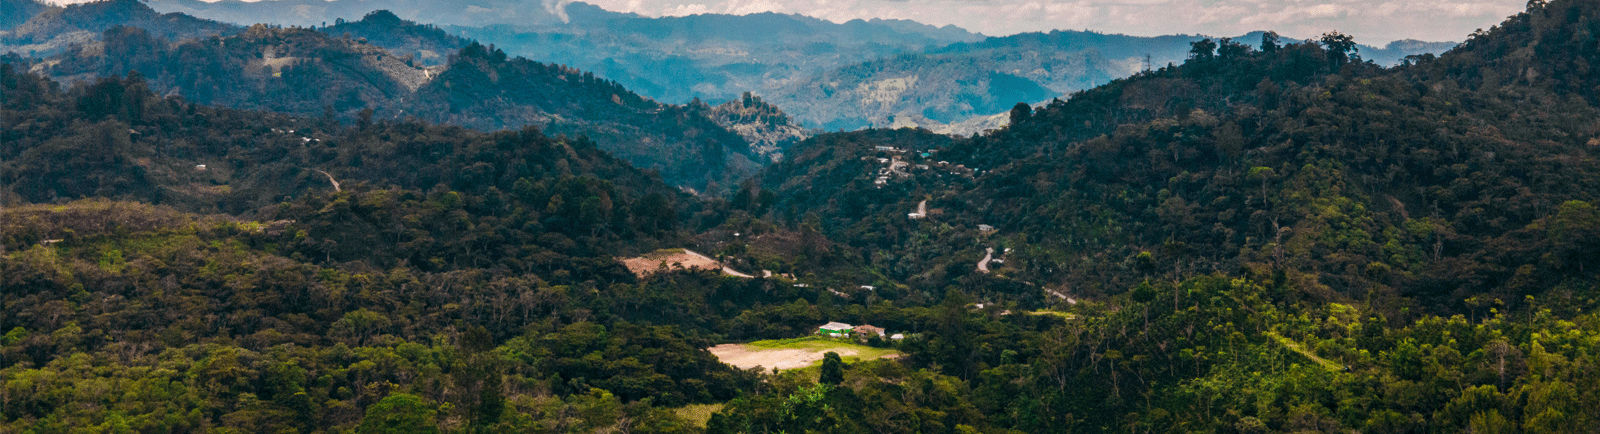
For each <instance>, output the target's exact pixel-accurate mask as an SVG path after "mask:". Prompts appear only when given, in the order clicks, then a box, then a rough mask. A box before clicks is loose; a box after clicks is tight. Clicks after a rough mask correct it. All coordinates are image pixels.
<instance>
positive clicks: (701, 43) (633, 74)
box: [449, 3, 978, 103]
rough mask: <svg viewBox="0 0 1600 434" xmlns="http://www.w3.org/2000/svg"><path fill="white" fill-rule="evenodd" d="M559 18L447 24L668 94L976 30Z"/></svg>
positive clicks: (957, 37) (689, 94) (797, 74)
mask: <svg viewBox="0 0 1600 434" xmlns="http://www.w3.org/2000/svg"><path fill="white" fill-rule="evenodd" d="M564 11H565V12H566V14H567V16H568V17H569V18H570V21H569V22H567V23H564V24H560V25H521V26H487V27H467V26H453V27H449V29H451V31H452V32H455V33H457V34H460V35H466V36H469V37H473V38H477V39H479V40H483V41H493V42H494V43H495V44H496V45H497V46H499V47H501V48H503V49H505V50H507V52H510V53H513V54H516V55H521V56H526V57H528V58H531V59H540V60H544V61H550V62H556V63H561V64H566V65H571V66H574V67H578V68H582V69H586V70H592V71H595V73H596V74H600V75H602V76H604V77H607V78H610V79H613V80H617V81H618V82H620V83H622V84H623V85H625V86H628V87H629V88H630V89H636V90H637V91H639V92H641V93H643V94H646V95H650V96H652V97H654V98H656V99H659V100H662V101H670V102H688V101H690V100H692V99H695V98H699V99H701V100H704V101H707V102H711V103H718V102H722V101H731V100H735V99H739V98H740V95H741V94H743V93H744V92H755V93H757V94H762V95H771V94H772V93H773V90H774V89H775V88H777V87H779V86H782V85H783V84H785V83H788V82H790V81H793V80H796V79H800V78H804V77H806V76H808V75H812V74H816V73H820V72H821V71H824V70H827V69H831V68H834V67H838V66H842V65H847V64H851V63H856V62H863V61H869V60H873V59H877V58H880V57H885V56H893V55H896V54H900V53H907V52H916V51H919V50H922V49H926V48H933V47H938V46H943V45H945V44H949V43H951V42H958V41H972V40H976V39H978V36H977V35H974V34H971V33H967V32H965V31H961V30H960V29H956V28H952V27H947V28H936V27H933V26H927V25H922V24H917V23H912V22H894V21H884V20H873V21H862V20H853V21H849V22H845V23H833V22H829V21H825V20H821V19H817V18H812V17H806V16H800V15H785V14H775V13H758V14H750V15H743V16H734V15H718V14H702V15H691V16H685V17H661V18H645V17H639V16H634V15H630V14H618V13H613V12H608V11H605V10H602V9H600V8H598V7H595V6H592V5H587V4H583V3H572V4H570V5H567V6H566V9H564Z"/></svg>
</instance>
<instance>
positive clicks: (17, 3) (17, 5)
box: [0, 0, 50, 29]
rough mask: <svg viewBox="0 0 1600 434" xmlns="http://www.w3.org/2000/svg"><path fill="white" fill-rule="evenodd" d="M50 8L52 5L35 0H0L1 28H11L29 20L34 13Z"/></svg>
mask: <svg viewBox="0 0 1600 434" xmlns="http://www.w3.org/2000/svg"><path fill="white" fill-rule="evenodd" d="M47 9H50V5H47V4H44V3H40V2H37V1H34V0H0V29H10V28H12V27H15V26H17V25H18V24H22V23H25V22H28V20H29V19H31V18H33V16H34V15H38V14H39V13H40V12H44V11H45V10H47Z"/></svg>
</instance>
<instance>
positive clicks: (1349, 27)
mask: <svg viewBox="0 0 1600 434" xmlns="http://www.w3.org/2000/svg"><path fill="white" fill-rule="evenodd" d="M584 1H586V2H589V3H592V4H596V5H600V6H601V7H603V8H606V9H608V10H614V11H626V12H634V13H638V14H641V15H647V16H663V15H690V14H700V13H725V14H748V13H755V12H765V11H774V12H784V13H798V14H803V15H810V16H814V17H819V18H825V19H828V20H832V21H848V20H851V19H856V18H862V19H870V18H902V19H910V20H916V21H920V22H924V23H928V24H936V25H945V24H955V25H957V26H960V27H963V28H966V29H968V30H972V31H976V32H981V33H983V34H986V35H991V36H998V35H1009V34H1012V33H1018V32H1028V31H1041V30H1050V29H1078V30H1082V29H1089V30H1096V31H1101V32H1109V33H1126V34H1131V35H1145V36H1149V35H1164V34H1174V33H1190V34H1197V33H1198V34H1207V35H1217V36H1227V35H1239V34H1244V33H1246V32H1250V31H1253V30H1276V31H1278V33H1282V34H1284V35H1286V36H1295V37H1303V38H1309V37H1313V36H1316V35H1320V34H1322V33H1323V32H1326V31H1329V30H1339V31H1341V32H1344V33H1348V34H1351V35H1355V36H1356V39H1357V40H1358V41H1361V42H1364V43H1378V44H1381V43H1382V42H1387V41H1390V40H1395V39H1406V38H1410V39H1421V40H1427V41H1459V40H1462V39H1464V38H1465V37H1466V35H1467V34H1469V33H1472V31H1473V30H1475V29H1479V28H1488V27H1489V26H1492V25H1495V24H1498V23H1499V22H1500V21H1502V20H1504V19H1505V17H1507V16H1509V15H1512V14H1515V13H1517V12H1519V11H1521V10H1522V9H1523V7H1524V6H1525V5H1526V4H1527V1H1526V0H1331V1H1308V0H1283V1H1279V0H784V1H779V0H584Z"/></svg>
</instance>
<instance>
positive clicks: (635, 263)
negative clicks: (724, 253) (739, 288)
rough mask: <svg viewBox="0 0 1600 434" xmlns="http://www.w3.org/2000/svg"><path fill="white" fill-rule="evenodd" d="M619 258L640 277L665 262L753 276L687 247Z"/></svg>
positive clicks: (672, 267)
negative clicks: (725, 265)
mask: <svg viewBox="0 0 1600 434" xmlns="http://www.w3.org/2000/svg"><path fill="white" fill-rule="evenodd" d="M617 260H619V261H622V265H623V266H625V267H628V271H631V272H633V275H635V276H639V277H645V276H646V275H649V274H651V273H655V272H656V271H659V270H660V269H661V265H662V264H663V263H665V264H666V266H667V269H668V270H677V269H685V270H687V269H701V270H722V272H723V273H724V274H727V275H730V276H738V277H751V276H750V275H749V274H744V273H740V272H738V271H734V270H733V269H732V268H728V267H724V266H723V265H722V263H720V262H717V260H716V259H712V258H711V257H709V256H706V255H702V254H699V253H695V252H694V251H692V250H687V249H662V250H657V251H654V252H650V253H649V254H646V255H644V256H640V257H636V258H618V259H617Z"/></svg>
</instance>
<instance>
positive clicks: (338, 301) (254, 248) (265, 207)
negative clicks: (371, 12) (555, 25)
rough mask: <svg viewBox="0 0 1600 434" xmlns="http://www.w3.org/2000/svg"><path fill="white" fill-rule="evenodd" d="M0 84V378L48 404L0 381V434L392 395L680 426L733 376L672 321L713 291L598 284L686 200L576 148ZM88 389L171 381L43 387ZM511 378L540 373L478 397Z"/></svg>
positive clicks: (734, 389)
mask: <svg viewBox="0 0 1600 434" xmlns="http://www.w3.org/2000/svg"><path fill="white" fill-rule="evenodd" d="M0 93H3V94H4V95H6V98H4V100H3V101H0V161H3V163H0V200H3V201H4V202H3V203H4V207H3V208H0V286H3V287H4V288H5V291H0V303H3V305H4V306H5V309H4V314H3V315H0V328H3V329H5V330H7V333H6V334H5V335H4V341H3V342H0V377H4V378H5V380H4V381H5V383H6V384H7V385H8V386H10V387H18V386H22V385H23V384H22V383H18V382H16V381H17V380H19V379H28V378H32V379H40V378H49V380H44V381H38V382H34V383H31V384H34V385H35V386H36V387H37V389H35V390H41V391H44V390H48V391H50V393H28V394H18V393H13V392H7V399H6V400H5V402H4V403H0V407H4V408H3V412H4V414H5V417H4V418H0V419H3V420H0V430H3V431H7V432H13V431H15V432H22V431H53V430H55V431H58V430H62V429H67V427H73V428H83V427H89V428H95V427H103V428H115V429H121V430H134V431H151V432H183V431H210V430H240V431H250V432H262V431H267V432H285V431H288V432H329V431H347V430H355V429H356V428H358V427H361V426H366V427H369V428H370V427H371V426H372V425H375V424H376V422H373V421H372V420H376V419H378V418H379V417H382V416H378V417H372V418H370V419H369V420H365V421H364V420H363V419H364V414H366V413H367V412H368V409H371V412H374V414H378V413H383V412H384V411H386V410H384V409H385V408H390V407H391V406H392V405H393V402H394V401H395V400H405V399H410V400H413V401H417V402H420V400H424V399H425V400H429V401H433V402H448V403H451V404H450V405H452V406H454V407H447V408H445V409H443V410H427V415H428V416H427V417H428V418H429V419H431V418H433V417H434V416H433V414H435V413H434V412H435V411H437V412H438V413H437V414H438V415H439V417H440V418H441V419H444V418H451V419H457V420H461V421H463V422H461V423H462V424H467V425H472V426H476V427H483V428H482V429H483V430H485V431H496V432H501V431H531V430H534V429H535V428H536V427H538V426H544V425H548V424H550V423H554V422H557V419H559V423H562V424H566V426H570V427H578V428H577V429H583V430H599V429H602V428H604V427H617V426H622V427H624V428H627V429H635V430H643V431H657V430H663V429H668V428H671V429H678V430H681V429H682V427H683V426H685V423H684V422H683V421H682V419H680V418H678V417H676V416H673V414H672V413H671V412H670V411H667V410H663V409H662V408H665V407H671V406H681V405H685V404H689V403H711V402H718V401H722V400H727V399H731V398H733V397H734V396H735V395H736V394H737V393H738V391H739V390H750V389H751V388H752V387H753V386H754V385H755V382H756V379H755V376H756V374H754V373H752V372H744V371H738V370H736V369H734V368H732V367H730V366H727V365H724V364H722V363H719V362H718V361H717V359H716V358H715V357H714V356H713V355H711V354H710V353H709V352H706V351H704V348H705V347H707V346H709V345H708V343H707V341H706V339H705V338H704V337H702V335H703V334H704V333H706V332H705V330H706V329H707V328H708V327H709V326H707V324H708V322H707V321H700V322H695V321H692V320H687V319H683V318H682V317H675V316H674V313H676V312H681V310H680V309H678V308H677V307H684V309H683V310H687V309H688V306H689V305H690V304H689V303H681V302H682V301H683V300H686V299H689V298H698V299H699V301H698V302H696V303H695V304H694V306H705V305H709V304H710V303H711V302H710V301H709V300H711V299H713V297H714V295H713V294H714V291H696V292H697V293H700V294H701V296H695V297H690V296H689V295H688V291H670V292H669V291H664V290H663V291H660V293H661V294H671V298H670V299H669V298H665V297H662V299H663V300H673V301H674V303H673V307H668V306H666V305H665V304H664V303H637V301H640V300H635V301H634V302H629V301H627V299H626V298H625V297H618V296H615V295H613V294H610V293H609V292H610V291H620V292H633V291H632V290H631V289H629V290H624V289H623V288H633V287H634V284H635V283H636V280H635V278H634V277H633V275H632V274H631V273H628V272H627V269H626V268H624V267H622V266H621V265H620V264H618V263H617V261H616V260H614V259H613V255H626V254H634V253H638V252H640V250H637V249H644V250H643V251H649V250H652V249H655V248H658V247H662V246H663V245H664V244H665V245H675V244H677V243H678V242H681V238H682V237H683V234H682V233H681V232H680V231H679V230H678V218H677V217H678V215H679V213H680V212H682V213H684V214H689V213H693V212H695V211H696V210H695V206H696V205H697V204H698V202H697V201H694V200H692V199H690V198H689V197H687V196H686V195H681V194H679V193H677V192H676V189H675V188H674V187H671V186H669V185H666V184H664V183H662V182H661V180H660V179H659V177H655V176H652V175H651V174H648V173H646V172H643V171H640V170H638V169H635V168H632V167H630V166H629V165H628V164H627V163H625V162H623V161H621V160H619V159H617V158H614V157H612V156H610V155H609V154H607V153H605V152H603V151H600V150H597V149H595V148H594V147H593V146H590V145H589V144H587V143H586V142H584V141H581V140H570V139H563V138H552V137H547V136H544V135H542V134H540V133H539V132H537V131H535V130H532V129H527V130H522V131H505V132H497V133H480V132H474V131H471V130H467V129H464V128H461V127H453V126H437V125H428V124H423V123H418V122H393V123H379V124H372V125H360V126H353V127H352V126H341V125H338V124H336V123H329V122H324V121H319V120H311V119H303V118H295V117H290V116H284V115H281V114H271V113H261V112H247V111H237V110H230V109H222V108H215V107H209V106H204V105H198V104H193V103H189V102H186V101H184V100H182V99H181V98H173V97H162V96H159V95H157V94H154V93H151V92H150V91H149V89H148V88H147V87H146V86H145V83H143V82H142V81H141V80H139V79H138V78H128V79H105V80H101V81H98V82H96V83H94V84H92V85H85V86H81V87H76V88H71V89H68V90H62V87H61V86H60V85H59V84H58V83H52V82H50V81H49V80H48V79H45V78H43V77H40V76H36V75H32V74H28V73H24V72H19V71H17V70H16V69H14V68H13V67H12V65H10V64H0ZM84 196H87V197H90V198H93V199H90V200H73V199H78V198H81V197H84ZM112 198H115V199H120V200H111V199H112ZM28 202H35V203H33V204H30V203H28ZM38 202H45V203H38ZM152 203H158V204H166V205H153V204H152ZM186 211H189V212H186ZM195 211H198V212H201V213H203V214H196V213H193V212H195ZM217 211H227V212H237V213H239V214H235V215H220V214H213V213H215V212H217ZM668 243H670V244H668ZM680 278H686V279H687V280H691V281H695V280H701V279H702V278H701V277H700V276H694V275H689V276H680ZM647 287H648V286H646V285H643V284H641V285H640V286H638V288H639V289H641V290H643V289H645V288H647ZM688 287H689V286H687V285H686V286H684V287H683V288H684V289H687V288H688ZM601 291H607V294H605V295H601V294H602V293H601ZM746 292H750V291H746ZM640 294H641V296H643V295H644V294H649V296H653V297H655V296H659V295H657V294H656V293H654V292H649V293H647V292H645V291H641V292H640ZM74 300H76V301H74ZM717 300H718V301H722V299H717ZM764 300H765V301H767V302H771V301H772V300H770V299H764ZM741 303H742V302H741ZM639 305H646V306H648V310H649V312H650V313H645V314H637V315H636V314H633V312H635V311H642V310H646V309H641V308H636V307H634V306H639ZM730 306H731V304H730ZM52 310H53V311H54V312H55V313H54V314H46V312H50V311H52ZM221 324H228V325H227V326H219V325H221ZM678 324H682V325H683V327H682V328H680V327H676V325H678ZM57 332H59V333H57ZM574 343H581V344H578V345H573V344H574ZM115 354H121V356H117V355H115ZM496 354H539V357H536V358H523V357H511V358H507V357H501V356H498V355H496ZM596 354H611V355H613V356H616V357H610V356H608V358H610V359H612V360H616V362H614V363H600V364H594V363H589V362H585V361H584V360H585V359H586V358H588V359H593V358H595V357H597V356H596ZM86 357H87V358H94V359H102V360H110V359H104V358H105V357H111V358H117V359H118V361H116V362H113V363H111V364H109V365H104V367H105V369H101V370H98V371H96V372H94V373H88V372H86V371H81V370H80V369H79V368H83V367H88V366H91V365H90V364H91V363H92V362H87V361H86V359H85V358H86ZM624 359H625V360H624ZM230 366H231V367H230ZM441 366H448V367H450V368H449V369H445V370H441V369H440V367H441ZM242 367H248V368H242ZM236 368H238V369H236ZM69 371H70V372H71V373H69ZM356 372H361V373H360V374H355V373H356ZM218 376H220V377H218ZM563 378H573V379H583V380H578V381H575V382H571V383H569V382H567V381H566V380H564V379H563ZM319 379H320V380H319ZM24 381H33V380H24ZM100 381H110V382H116V383H122V384H149V383H161V384H167V385H171V388H170V389H167V387H168V386H158V387H157V388H156V389H146V388H143V387H142V386H140V387H139V388H138V389H139V390H137V391H128V393H123V392H106V393H101V392H95V393H85V394H73V393H58V392H62V391H65V390H72V389H75V388H76V387H75V386H80V385H87V384H89V383H92V382H100ZM373 381H381V382H386V383H388V384H392V385H390V386H371V382H373ZM224 383H225V384H227V386H220V387H213V386H215V385H218V384H224ZM534 383H539V384H553V385H556V386H555V388H544V389H540V390H531V389H528V390H524V389H521V388H513V389H504V388H503V387H501V385H502V384H534ZM208 384H209V385H213V386H207V385H208ZM591 388H593V392H591ZM10 390H16V389H10ZM459 390H470V392H460V391H459ZM24 395H26V396H24ZM241 395H242V396H244V397H245V400H244V401H242V402H241V401H239V400H238V399H237V397H238V396H241ZM530 400H534V401H530ZM540 400H543V401H540ZM565 400H572V403H573V405H571V406H568V405H566V404H565V403H564V402H565ZM552 401H553V402H552ZM580 401H582V402H583V403H581V404H580V403H579V402H580ZM519 402H520V404H519ZM537 402H542V403H537ZM546 404H555V405H556V406H558V407H559V408H560V409H561V410H560V411H566V412H575V411H580V410H581V411H584V412H586V416H581V417H574V416H559V415H554V414H551V413H547V412H545V410H544V409H549V408H556V407H548V406H546ZM652 406H659V407H652ZM456 409H459V410H456ZM502 414H504V415H505V416H504V417H503V418H502V416H501V415H502ZM545 414H551V416H548V417H547V416H543V415H545ZM574 414H575V413H574ZM257 416H261V417H257ZM547 422H550V423H547ZM363 423H364V425H363ZM432 423H434V422H431V421H427V422H425V423H424V422H417V423H415V424H412V425H409V426H408V427H401V428H397V429H400V430H401V431H405V432H422V431H427V430H428V428H435V427H434V426H432V425H427V424H432ZM390 426H393V425H390Z"/></svg>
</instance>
